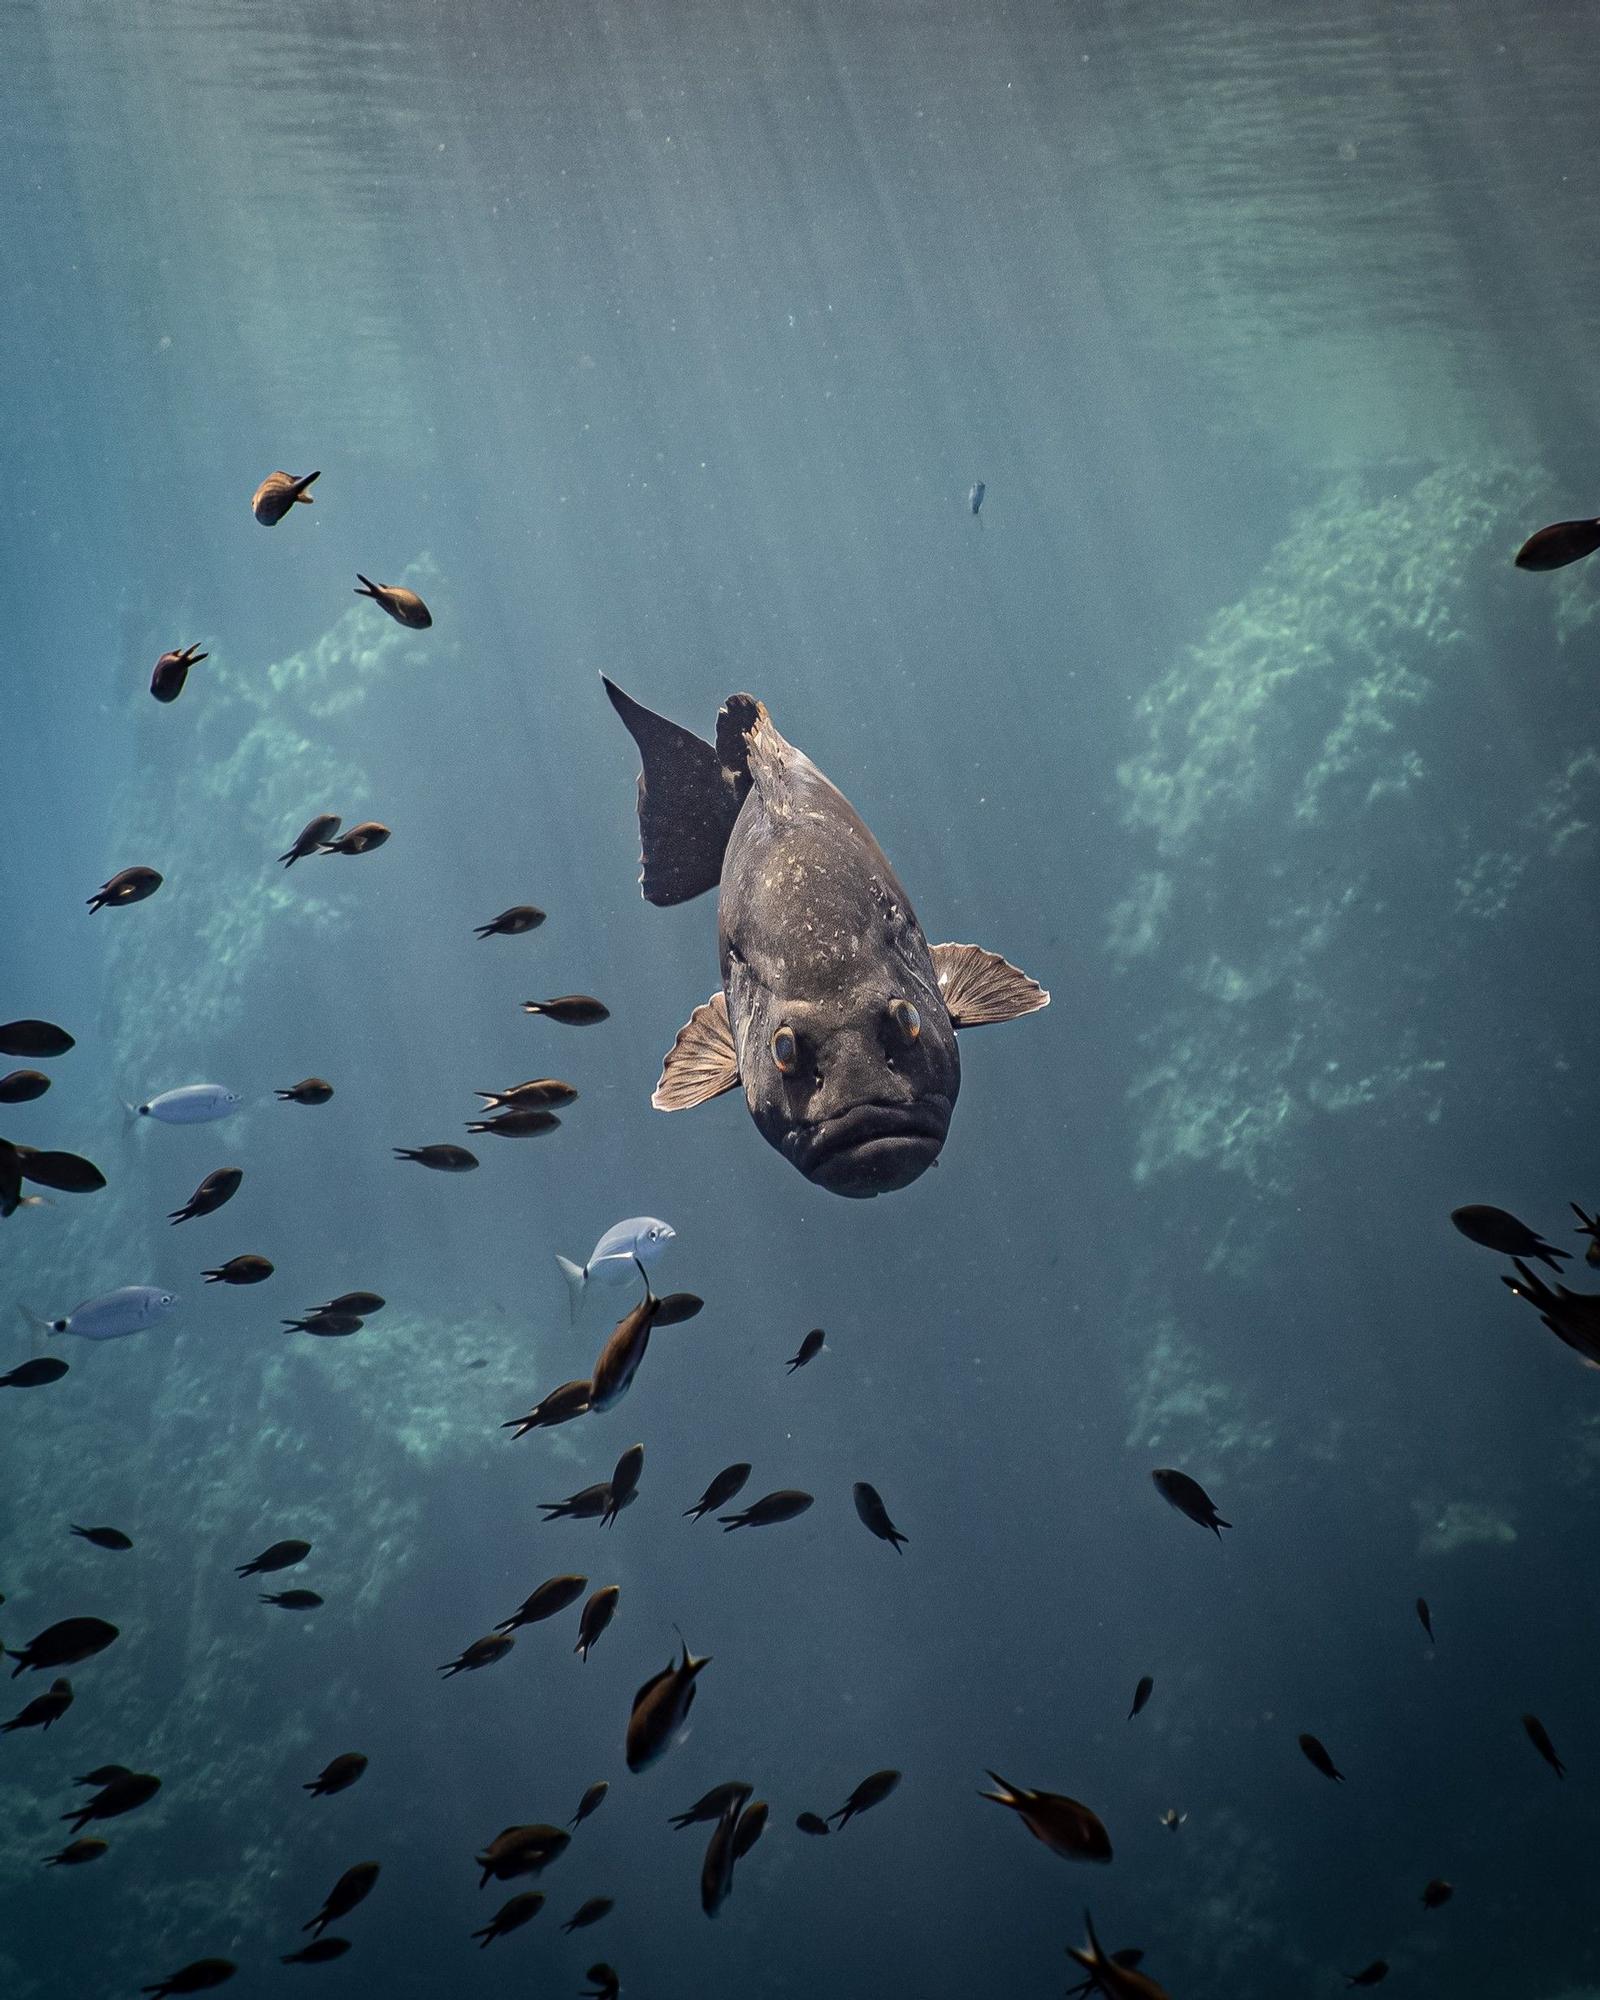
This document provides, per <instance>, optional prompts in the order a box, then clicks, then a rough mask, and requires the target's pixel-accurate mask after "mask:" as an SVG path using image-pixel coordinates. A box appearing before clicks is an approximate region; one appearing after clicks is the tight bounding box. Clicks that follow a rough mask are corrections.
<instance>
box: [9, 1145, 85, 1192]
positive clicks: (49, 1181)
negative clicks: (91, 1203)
mask: <svg viewBox="0 0 1600 2000" xmlns="http://www.w3.org/2000/svg"><path fill="white" fill-rule="evenodd" d="M11 1150H12V1151H13V1152H14V1153H15V1154H16V1156H17V1168H18V1171H19V1172H20V1174H21V1176H22V1178H23V1179H24V1180H25V1181H33V1182H35V1183H36V1184H37V1185H38V1186H40V1187H47V1188H54V1189H56V1191H57V1192H58V1193H60V1194H95V1193H98V1191H99V1190H100V1189H101V1188H103V1187H104V1186H105V1184H106V1177H105V1175H104V1174H103V1173H101V1171H100V1169H99V1168H98V1167H97V1166H96V1165H95V1163H94V1161H93V1160H86V1159H84V1158H83V1157H82V1155H81V1154H78V1153H62V1152H57V1151H54V1150H50V1151H41V1150H40V1148H39V1147H37V1146H22V1145H13V1146H12V1148H11Z"/></svg>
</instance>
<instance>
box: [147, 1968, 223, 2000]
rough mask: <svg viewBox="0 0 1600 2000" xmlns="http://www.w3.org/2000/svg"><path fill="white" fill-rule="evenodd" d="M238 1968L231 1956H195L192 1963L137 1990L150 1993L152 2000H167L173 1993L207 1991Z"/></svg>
mask: <svg viewBox="0 0 1600 2000" xmlns="http://www.w3.org/2000/svg"><path fill="white" fill-rule="evenodd" d="M238 1970H239V1968H238V1966H236V1965H235V1964H234V1962H233V1960H232V1959H231V1958H197V1959H195V1960H194V1961H193V1963H192V1964H189V1965H181V1966H179V1968H178V1970H177V1971H176V1972H169V1973H168V1974H167V1976H166V1978H165V1979H159V1980H157V1981H156V1983H155V1985H154V1986H141V1987H140V1988H139V1991H140V1992H141V1993H148V1994H150V1995H152V1997H153V2000H167V1996H168V1995H169V1994H173V1993H209V1992H210V1991H211V1989H212V1987H213V1986H221V1985H223V1984H224V1982H225V1981H227V1980H229V1979H231V1978H232V1977H233V1975H234V1974H235V1973H236V1972H237V1971H238Z"/></svg>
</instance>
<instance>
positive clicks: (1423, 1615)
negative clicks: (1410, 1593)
mask: <svg viewBox="0 0 1600 2000" xmlns="http://www.w3.org/2000/svg"><path fill="white" fill-rule="evenodd" d="M1417 1623H1418V1624H1419V1625H1420V1626H1421V1627H1422V1629H1423V1631H1424V1632H1426V1633H1427V1635H1428V1643H1429V1644H1430V1645H1431V1644H1432V1643H1433V1613H1432V1612H1431V1611H1430V1610H1429V1609H1428V1600H1427V1599H1426V1598H1425V1597H1419V1598H1418V1599H1417Z"/></svg>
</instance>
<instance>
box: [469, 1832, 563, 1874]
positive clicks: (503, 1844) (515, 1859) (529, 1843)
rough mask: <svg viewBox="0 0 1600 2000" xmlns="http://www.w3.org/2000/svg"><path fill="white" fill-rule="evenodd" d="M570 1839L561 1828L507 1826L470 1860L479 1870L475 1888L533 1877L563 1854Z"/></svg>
mask: <svg viewBox="0 0 1600 2000" xmlns="http://www.w3.org/2000/svg"><path fill="white" fill-rule="evenodd" d="M571 1842H572V1835H571V1834H570V1833H568V1832H567V1831H566V1829H565V1828H564V1827H559V1826H545V1825H543V1824H539V1825H533V1826H508V1827H505V1828H503V1829H502V1830H501V1831H500V1832H499V1833H497V1834H496V1835H495V1837H494V1839H493V1840H491V1841H490V1842H489V1844H488V1846H487V1847H486V1848H485V1849H484V1850H483V1852H482V1853H481V1854H478V1855H475V1856H474V1857H473V1858H474V1860H475V1861H476V1862H477V1864H478V1866H479V1867H480V1868H481V1869H482V1870H483V1874H482V1875H481V1876H480V1878H479V1881H478V1887H479V1888H480V1889H482V1888H484V1887H485V1886H486V1885H487V1884H488V1883H490V1882H513V1881H515V1880H516V1878H517V1877H518V1876H519V1875H537V1874H539V1873H540V1872H541V1870H543V1869H545V1868H548V1867H549V1865H550V1863H551V1862H552V1861H554V1860H556V1859H557V1857H558V1856H560V1855H562V1854H564V1853H565V1852H566V1850H567V1848H568V1847H569V1846H570V1845H571Z"/></svg>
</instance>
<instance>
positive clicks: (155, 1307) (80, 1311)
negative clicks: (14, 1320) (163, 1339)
mask: <svg viewBox="0 0 1600 2000" xmlns="http://www.w3.org/2000/svg"><path fill="white" fill-rule="evenodd" d="M177 1303H178V1295H177V1293H176V1292H164V1291H162V1290H161V1289H160V1287H159V1286H157V1285H121V1286H119V1287H118V1288H117V1290H116V1291H114V1292H105V1293H103V1294H102V1295H101V1296H100V1297H99V1298H97V1299H85V1300H84V1302H83V1304H82V1305H79V1306H74V1307H73V1309H72V1311H71V1312H69V1313H68V1314H66V1315H65V1317H64V1318H61V1319H41V1318H40V1317H39V1316H38V1314H37V1313H31V1312H28V1310H27V1308H26V1307H24V1308H23V1312H24V1315H25V1316H26V1318H27V1319H28V1320H29V1321H30V1322H31V1323H32V1324H33V1325H34V1326H36V1327H37V1328H38V1329H39V1330H40V1332H42V1333H75V1334H77V1335H79V1337H80V1338H82V1339H84V1340H122V1339H124V1338H125V1337H126V1336H127V1335H128V1334H130V1333H143V1332H144V1331H145V1330H146V1328H148V1327H152V1326H155V1325H156V1324H157V1323H158V1322H159V1321H160V1320H163V1319H165V1318H166V1316H167V1314H168V1313H169V1312H171V1311H172V1309H173V1307H174V1306H175V1305H176V1304H177Z"/></svg>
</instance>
